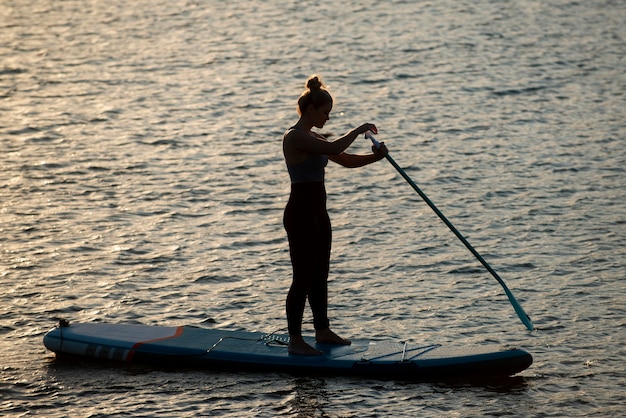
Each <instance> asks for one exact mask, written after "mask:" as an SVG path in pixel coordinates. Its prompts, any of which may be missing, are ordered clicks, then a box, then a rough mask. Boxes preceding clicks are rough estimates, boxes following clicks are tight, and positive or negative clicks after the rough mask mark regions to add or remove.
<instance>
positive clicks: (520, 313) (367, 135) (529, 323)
mask: <svg viewBox="0 0 626 418" xmlns="http://www.w3.org/2000/svg"><path fill="white" fill-rule="evenodd" d="M365 138H367V139H369V140H370V141H372V144H374V147H376V149H378V148H380V142H378V140H376V138H375V137H374V135H373V134H372V132H371V131H367V132H366V133H365ZM385 158H387V161H389V163H391V165H392V166H393V167H394V168H395V169H396V170H397V171H398V173H400V175H401V176H402V177H403V178H404V179H405V180H406V181H407V183H409V184H410V185H411V187H412V188H413V190H415V191H416V192H417V194H419V195H420V197H421V198H422V199H423V200H424V202H426V204H428V206H430V208H431V209H432V210H433V211H434V212H435V213H436V214H437V216H439V218H440V219H441V220H442V221H443V223H445V224H446V225H447V226H448V228H450V230H451V231H452V232H454V235H456V236H457V238H458V239H459V240H461V242H462V243H463V244H464V245H465V247H466V248H467V249H468V250H469V251H470V252H471V253H472V254H473V255H474V257H476V259H478V261H480V263H481V264H482V265H483V266H484V267H485V268H486V269H487V271H488V272H489V273H491V275H492V276H493V277H494V278H495V279H496V280H497V281H498V283H500V286H502V288H503V289H504V293H506V296H507V297H508V298H509V301H510V302H511V305H513V309H515V313H517V316H518V317H519V319H520V320H521V321H522V323H523V324H524V325H525V326H526V328H528V330H529V331H532V330H534V329H535V326H534V325H533V322H532V320H531V319H530V316H528V314H526V312H525V311H524V309H523V308H522V306H521V305H520V304H519V302H518V301H517V299H515V296H513V293H511V291H510V290H509V288H508V287H507V285H506V284H505V283H504V280H502V278H500V276H499V275H498V273H496V271H495V270H494V269H493V268H491V266H490V265H489V264H488V263H487V261H485V259H484V258H483V257H482V256H481V255H480V254H479V253H478V251H476V249H475V248H474V247H472V245H471V244H470V243H469V242H468V241H467V240H466V239H465V237H463V235H461V233H460V232H459V231H458V230H457V229H456V228H455V227H454V225H452V223H451V222H450V221H449V220H448V218H446V217H445V216H444V214H443V213H442V212H441V211H440V210H439V208H437V206H435V204H434V203H433V202H432V201H431V200H430V199H429V198H428V196H426V194H425V193H424V192H423V191H422V190H421V189H420V188H419V187H417V184H415V182H414V181H413V180H412V179H411V178H410V177H409V175H408V174H407V173H406V172H405V171H404V170H403V169H402V168H401V167H400V166H399V165H398V163H396V162H395V160H394V159H393V158H391V156H390V155H389V153H387V154H386V155H385Z"/></svg>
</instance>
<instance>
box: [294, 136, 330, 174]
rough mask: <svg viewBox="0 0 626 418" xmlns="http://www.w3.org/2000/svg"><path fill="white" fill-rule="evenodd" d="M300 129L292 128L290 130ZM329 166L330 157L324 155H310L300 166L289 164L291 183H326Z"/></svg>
mask: <svg viewBox="0 0 626 418" xmlns="http://www.w3.org/2000/svg"><path fill="white" fill-rule="evenodd" d="M292 129H298V128H296V127H291V128H290V129H289V130H292ZM327 164H328V156H327V155H324V154H309V156H308V157H307V159H306V160H304V161H302V162H301V163H298V164H287V171H288V172H289V177H290V178H291V183H292V184H294V183H311V182H315V181H324V167H326V165H327Z"/></svg>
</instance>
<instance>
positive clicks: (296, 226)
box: [283, 75, 387, 355]
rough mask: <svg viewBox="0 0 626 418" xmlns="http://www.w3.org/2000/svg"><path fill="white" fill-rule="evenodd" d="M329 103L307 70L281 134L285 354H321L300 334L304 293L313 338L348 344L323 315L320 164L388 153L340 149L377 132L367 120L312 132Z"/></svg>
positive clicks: (326, 242) (326, 248)
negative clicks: (287, 271) (338, 131)
mask: <svg viewBox="0 0 626 418" xmlns="http://www.w3.org/2000/svg"><path fill="white" fill-rule="evenodd" d="M332 106H333V98H332V96H331V95H330V93H329V92H328V91H327V90H326V87H325V86H324V84H323V83H322V81H321V80H320V78H319V77H318V76H315V75H314V76H311V77H310V78H309V79H308V80H307V83H306V90H305V91H304V92H303V93H302V95H301V96H300V98H299V99H298V114H299V115H300V119H299V120H298V122H297V123H296V124H295V125H293V126H292V127H291V128H289V130H287V132H285V134H284V136H283V153H284V156H285V162H286V163H287V170H288V171H289V176H290V178H291V194H290V196H289V201H288V203H287V207H286V208H285V215H284V219H283V222H284V226H285V229H286V231H287V237H288V239H289V252H290V257H291V264H292V266H293V281H292V284H291V287H290V289H289V293H288V294H287V323H288V328H289V337H290V338H289V347H288V350H289V353H290V354H299V355H320V354H322V353H321V352H320V351H319V350H317V349H315V348H313V347H311V346H310V345H309V344H307V343H306V342H305V341H304V339H303V338H302V317H303V314H304V307H305V303H306V299H307V298H308V300H309V305H310V306H311V310H312V311H313V323H314V327H315V340H316V341H317V342H318V343H325V344H344V345H349V344H350V341H349V340H345V339H343V338H341V337H339V336H338V335H336V334H335V333H334V332H332V331H331V330H330V324H329V321H328V315H327V307H328V286H327V279H328V272H329V261H330V247H331V226H330V220H329V218H328V213H327V211H326V190H325V187H324V167H325V166H326V164H327V163H328V160H331V161H333V162H335V163H337V164H340V165H342V166H344V167H350V168H355V167H362V166H364V165H367V164H371V163H373V162H376V161H379V160H381V159H382V158H384V156H385V155H386V153H387V148H386V147H385V146H384V144H381V147H380V148H379V149H375V148H374V147H372V149H373V151H374V153H373V154H368V155H355V154H348V153H345V152H344V150H346V149H347V148H348V147H349V146H350V144H352V142H354V140H355V139H356V138H357V137H358V136H359V135H361V134H363V133H365V132H367V131H372V132H374V133H377V130H376V126H374V125H373V124H371V123H366V124H363V125H361V126H359V127H358V128H355V129H353V130H351V131H350V132H348V133H347V134H345V135H344V136H342V137H340V138H338V139H336V140H334V141H329V140H327V139H326V138H325V137H324V136H322V135H320V134H317V133H315V132H312V131H311V129H312V128H313V127H316V128H322V127H323V126H324V124H325V123H326V121H328V119H329V114H330V111H331V110H332Z"/></svg>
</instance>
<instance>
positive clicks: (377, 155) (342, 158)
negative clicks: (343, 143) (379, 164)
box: [328, 142, 387, 168]
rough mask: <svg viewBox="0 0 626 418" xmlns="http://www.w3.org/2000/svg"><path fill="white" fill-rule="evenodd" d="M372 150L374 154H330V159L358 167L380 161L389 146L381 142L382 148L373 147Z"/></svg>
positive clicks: (343, 164)
mask: <svg viewBox="0 0 626 418" xmlns="http://www.w3.org/2000/svg"><path fill="white" fill-rule="evenodd" d="M372 151H374V152H373V153H372V154H367V155H357V154H348V153H346V152H342V153H341V154H339V155H329V156H328V159H329V160H331V161H333V162H335V163H337V164H339V165H342V166H344V167H348V168H357V167H363V166H365V165H368V164H372V163H375V162H376V161H380V160H382V159H383V158H385V155H387V147H386V146H385V144H384V143H383V142H381V143H380V148H378V149H376V148H374V147H372Z"/></svg>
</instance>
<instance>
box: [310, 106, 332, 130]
mask: <svg viewBox="0 0 626 418" xmlns="http://www.w3.org/2000/svg"><path fill="white" fill-rule="evenodd" d="M332 109H333V104H332V103H326V104H324V105H322V106H320V107H315V106H311V118H312V121H313V126H315V127H316V128H322V127H324V125H325V124H326V121H327V120H329V119H330V111H331V110H332Z"/></svg>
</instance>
